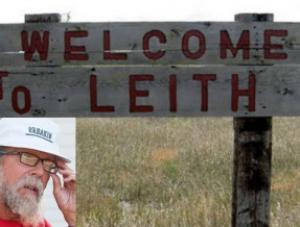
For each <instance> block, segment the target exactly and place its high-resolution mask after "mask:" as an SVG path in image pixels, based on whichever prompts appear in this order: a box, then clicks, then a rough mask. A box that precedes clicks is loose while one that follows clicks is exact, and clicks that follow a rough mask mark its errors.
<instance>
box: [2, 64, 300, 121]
mask: <svg viewBox="0 0 300 227" xmlns="http://www.w3.org/2000/svg"><path fill="white" fill-rule="evenodd" d="M5 70H6V71H8V76H7V77H4V78H2V85H3V91H4V92H3V99H2V100H0V113H1V116H20V115H19V114H17V113H15V111H14V110H13V108H12V93H13V91H14V89H15V88H16V87H17V86H22V87H25V88H27V89H28V90H29V91H30V94H31V108H30V111H29V112H28V113H25V114H23V115H21V116H49V117H59V116H60V117H63V116H64V117H68V116H73V117H74V116H76V117H87V116H89V117H92V116H98V117H110V116H297V115H300V105H299V100H300V77H299V75H300V68H299V67H297V66H290V67H279V66H278V67H275V66H274V67H262V66H260V67H253V66H248V67H244V66H231V67H167V66H165V67H159V66H157V67H153V66H149V67H61V68H59V67H45V68H36V67H32V68H28V67H27V68H6V69H5ZM250 73H252V74H254V75H255V80H256V81H255V83H256V88H255V111H249V99H248V97H247V96H245V97H242V96H241V97H238V103H237V105H238V109H237V111H236V112H235V111H233V110H232V93H233V92H232V87H233V85H232V80H233V76H232V75H233V74H235V75H237V78H238V89H239V90H247V89H248V88H249V74H250ZM196 74H197V75H201V74H215V77H216V78H215V80H209V81H208V83H207V95H208V109H207V111H202V110H201V105H202V102H203V100H202V97H203V96H202V94H203V93H202V84H201V81H199V80H195V79H194V75H196ZM91 75H95V76H96V90H97V105H111V106H114V108H115V111H114V112H109V113H101V112H93V113H92V112H91V96H90V94H91V89H90V86H91V85H90V76H91ZM131 75H151V76H152V77H153V80H152V81H147V80H146V81H137V82H136V85H135V86H132V87H131V89H130V82H129V81H130V76H131ZM170 75H173V76H174V75H176V81H175V82H176V94H177V111H176V112H170ZM133 89H134V90H138V91H146V92H147V91H148V92H149V95H146V97H138V96H139V95H138V96H136V98H135V100H136V104H137V105H151V106H153V112H145V113H141V112H137V113H133V112H130V110H129V109H130V108H129V107H130V103H131V101H132V98H131V99H130V90H131V91H132V90H133ZM95 97H96V96H95ZM17 98H18V99H17V100H18V105H19V106H20V107H22V106H24V104H23V103H24V94H23V93H22V92H19V93H18V92H17ZM173 98H174V97H173Z"/></svg>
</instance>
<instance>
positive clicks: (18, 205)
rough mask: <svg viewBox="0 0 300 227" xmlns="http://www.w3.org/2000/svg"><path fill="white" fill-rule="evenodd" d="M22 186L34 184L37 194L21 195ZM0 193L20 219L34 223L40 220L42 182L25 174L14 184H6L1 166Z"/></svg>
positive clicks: (23, 221)
mask: <svg viewBox="0 0 300 227" xmlns="http://www.w3.org/2000/svg"><path fill="white" fill-rule="evenodd" d="M24 186H34V187H36V188H37V189H38V194H37V196H35V195H32V194H31V193H29V194H26V195H22V194H21V193H20V189H22V188H24ZM0 195H1V196H2V200H3V202H4V203H5V205H6V206H7V207H8V208H9V209H10V210H11V211H12V212H13V213H14V214H17V215H19V216H20V221H21V222H22V223H24V224H26V223H28V224H31V225H34V226H35V225H36V224H37V223H38V222H40V221H41V220H42V216H41V215H40V210H41V209H40V202H41V198H42V195H43V184H42V182H41V180H39V179H37V178H36V177H34V176H26V177H24V178H22V179H21V180H19V181H18V182H17V183H16V184H14V185H7V183H6V181H5V176H4V175H3V171H2V168H0Z"/></svg>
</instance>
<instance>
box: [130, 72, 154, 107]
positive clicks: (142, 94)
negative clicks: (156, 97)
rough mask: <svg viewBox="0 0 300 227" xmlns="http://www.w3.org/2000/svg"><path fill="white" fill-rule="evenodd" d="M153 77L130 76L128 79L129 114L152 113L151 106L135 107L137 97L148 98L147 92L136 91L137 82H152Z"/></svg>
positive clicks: (143, 75)
mask: <svg viewBox="0 0 300 227" xmlns="http://www.w3.org/2000/svg"><path fill="white" fill-rule="evenodd" d="M153 80H154V77H153V75H147V74H146V75H145V74H142V75H130V77H129V100H130V108H129V111H130V112H153V106H150V105H137V104H136V98H137V97H147V96H149V91H147V90H136V82H137V81H153Z"/></svg>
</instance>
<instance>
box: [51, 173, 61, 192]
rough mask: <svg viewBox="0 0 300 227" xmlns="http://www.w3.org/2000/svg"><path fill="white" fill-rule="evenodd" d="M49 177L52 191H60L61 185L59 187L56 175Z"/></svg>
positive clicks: (59, 183)
mask: <svg viewBox="0 0 300 227" xmlns="http://www.w3.org/2000/svg"><path fill="white" fill-rule="evenodd" d="M50 176H51V178H52V180H53V191H56V190H58V189H61V188H62V185H61V182H60V179H59V177H58V176H57V175H55V174H50Z"/></svg>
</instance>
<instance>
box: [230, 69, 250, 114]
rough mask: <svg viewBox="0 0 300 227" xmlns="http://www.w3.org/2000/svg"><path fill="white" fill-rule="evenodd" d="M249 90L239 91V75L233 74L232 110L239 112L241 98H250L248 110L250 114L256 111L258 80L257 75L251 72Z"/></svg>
mask: <svg viewBox="0 0 300 227" xmlns="http://www.w3.org/2000/svg"><path fill="white" fill-rule="evenodd" d="M248 84H249V88H248V89H239V78H238V75H237V74H232V80H231V86H232V94H231V110H232V111H234V112H236V111H237V110H238V101H239V96H248V103H249V104H248V110H249V111H250V112H254V111H255V86H256V79H255V74H253V73H252V72H250V75H249V82H248Z"/></svg>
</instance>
